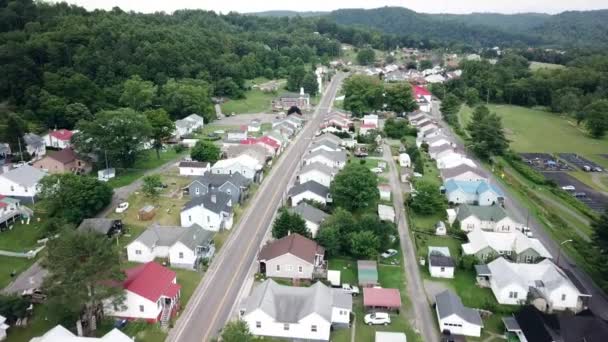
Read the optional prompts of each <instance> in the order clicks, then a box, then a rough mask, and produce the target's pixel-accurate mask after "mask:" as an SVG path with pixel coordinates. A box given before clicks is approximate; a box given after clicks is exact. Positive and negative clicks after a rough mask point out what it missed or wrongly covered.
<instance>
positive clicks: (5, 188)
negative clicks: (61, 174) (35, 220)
mask: <svg viewBox="0 0 608 342" xmlns="http://www.w3.org/2000/svg"><path fill="white" fill-rule="evenodd" d="M4 167H5V168H8V166H4ZM44 176H46V173H45V172H43V171H41V170H39V169H37V168H35V167H32V166H30V165H28V164H25V165H23V166H21V167H18V168H16V169H10V170H6V171H5V172H4V173H2V174H0V195H2V196H10V197H14V198H17V199H20V200H22V201H23V202H26V203H31V202H33V201H34V198H35V197H36V195H37V194H38V190H39V187H38V184H39V183H40V180H41V179H42V178H43V177H44Z"/></svg>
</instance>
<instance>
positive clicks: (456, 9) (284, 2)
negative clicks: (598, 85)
mask: <svg viewBox="0 0 608 342" xmlns="http://www.w3.org/2000/svg"><path fill="white" fill-rule="evenodd" d="M51 1H52V0H51ZM66 1H67V2H68V3H73V4H77V5H80V6H83V7H85V8H87V9H95V8H101V9H111V8H112V7H114V6H118V7H120V8H122V9H123V10H126V11H130V10H133V11H137V12H156V11H165V12H173V11H175V10H177V9H184V8H195V9H206V10H214V11H216V12H222V13H227V12H230V11H237V12H241V13H247V12H260V11H268V10H294V11H331V10H334V9H338V8H376V7H382V6H402V7H407V8H410V9H412V10H414V11H417V12H426V13H470V12H499V13H521V12H544V13H552V14H553V13H559V12H563V11H568V10H593V9H602V8H608V0H574V1H573V0H457V1H455V0H305V1H301V0H298V1H294V0H291V1H290V0H66Z"/></svg>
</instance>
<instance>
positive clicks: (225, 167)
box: [211, 154, 264, 181]
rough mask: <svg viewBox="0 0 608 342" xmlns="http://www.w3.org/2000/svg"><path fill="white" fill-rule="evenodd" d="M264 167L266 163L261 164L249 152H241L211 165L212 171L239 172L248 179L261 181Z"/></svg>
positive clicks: (219, 172) (216, 172)
mask: <svg viewBox="0 0 608 342" xmlns="http://www.w3.org/2000/svg"><path fill="white" fill-rule="evenodd" d="M263 167H264V165H263V164H260V162H259V161H258V160H257V159H255V158H253V157H251V156H249V155H247V154H241V155H239V156H237V157H234V158H228V159H223V160H218V161H217V162H216V163H215V164H213V166H212V167H211V173H214V174H224V175H231V174H233V173H237V172H238V173H240V174H241V175H242V176H243V177H245V178H247V179H251V180H253V181H261V173H262V168H263Z"/></svg>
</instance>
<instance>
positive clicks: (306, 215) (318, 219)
mask: <svg viewBox="0 0 608 342" xmlns="http://www.w3.org/2000/svg"><path fill="white" fill-rule="evenodd" d="M288 210H289V211H290V212H291V213H296V214H298V215H300V217H302V218H303V219H304V221H305V222H306V228H308V230H309V231H310V233H311V234H312V237H313V238H314V237H315V236H317V232H318V231H319V226H320V225H321V223H323V221H325V219H326V218H327V217H328V216H329V215H328V214H326V213H325V212H324V211H323V210H320V209H317V208H315V207H313V206H312V205H310V204H308V203H305V202H300V203H299V204H298V205H296V206H295V207H292V208H289V209H288Z"/></svg>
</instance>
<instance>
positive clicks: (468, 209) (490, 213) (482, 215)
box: [450, 204, 524, 233]
mask: <svg viewBox="0 0 608 342" xmlns="http://www.w3.org/2000/svg"><path fill="white" fill-rule="evenodd" d="M455 219H457V220H458V221H459V222H460V229H462V230H464V231H465V232H472V231H473V230H477V229H482V230H487V231H493V232H498V233H510V232H514V231H516V230H520V231H521V229H522V228H523V227H524V225H523V224H521V223H519V222H515V221H514V220H513V219H512V218H510V217H509V215H507V212H506V211H505V210H504V209H503V208H502V207H501V206H499V205H488V206H478V205H469V204H461V205H459V206H458V210H457V214H456V218H455ZM452 223H453V222H452ZM450 224H451V223H450Z"/></svg>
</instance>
